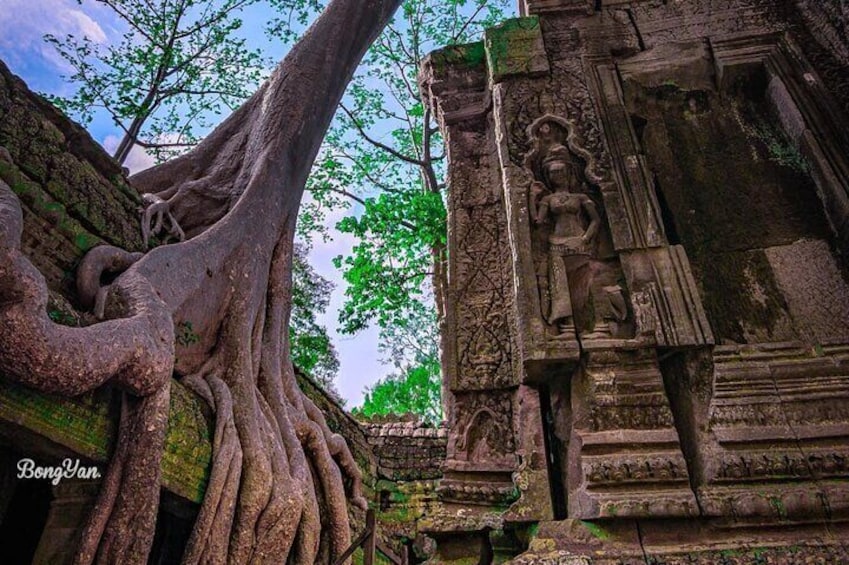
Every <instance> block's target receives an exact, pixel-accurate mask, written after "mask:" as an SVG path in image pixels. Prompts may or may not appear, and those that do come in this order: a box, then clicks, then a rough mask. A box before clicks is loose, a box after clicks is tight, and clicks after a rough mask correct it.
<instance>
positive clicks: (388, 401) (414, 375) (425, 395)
mask: <svg viewBox="0 0 849 565" xmlns="http://www.w3.org/2000/svg"><path fill="white" fill-rule="evenodd" d="M441 386H442V380H441V379H440V376H439V363H438V362H437V361H436V360H435V359H428V360H427V361H426V362H424V363H422V364H419V365H411V366H408V367H406V368H405V369H404V370H403V371H402V372H400V373H396V374H393V375H389V376H388V377H386V378H385V379H383V380H381V381H378V382H377V383H376V384H375V385H374V386H373V387H371V388H370V389H369V390H368V392H367V393H366V398H365V402H364V403H363V406H362V408H355V409H354V410H353V413H354V414H355V415H358V416H365V417H366V418H369V417H373V416H384V415H386V414H408V413H412V414H418V415H420V416H421V417H422V419H423V420H424V421H426V422H428V423H430V424H438V423H439V422H440V420H441V419H442V404H441V400H440V398H441V395H440V392H441V391H440V388H441Z"/></svg>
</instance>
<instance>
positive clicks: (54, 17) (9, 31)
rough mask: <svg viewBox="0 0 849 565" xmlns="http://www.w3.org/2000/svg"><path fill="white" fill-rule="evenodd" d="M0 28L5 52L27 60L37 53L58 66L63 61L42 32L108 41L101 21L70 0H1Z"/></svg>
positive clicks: (1, 47) (0, 43)
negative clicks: (46, 41) (47, 42)
mask: <svg viewBox="0 0 849 565" xmlns="http://www.w3.org/2000/svg"><path fill="white" fill-rule="evenodd" d="M0 29H2V30H3V33H2V34H0V51H2V53H3V54H4V56H7V57H10V58H15V59H21V60H26V59H28V58H30V57H32V56H33V55H34V54H37V55H38V56H41V57H43V58H44V59H47V60H49V61H50V62H51V63H52V64H53V65H54V66H56V67H60V68H63V67H64V63H63V61H62V60H61V58H59V57H58V55H57V54H56V52H55V50H54V49H53V48H52V47H51V46H49V45H47V44H46V43H45V42H44V35H45V34H53V35H55V36H57V37H64V36H65V35H67V34H72V35H75V36H77V37H83V36H86V37H88V38H89V39H91V40H92V41H95V42H97V43H105V42H106V41H107V36H106V32H104V31H103V28H102V27H101V25H100V24H99V23H98V22H97V21H95V19H94V18H92V17H91V15H90V14H89V13H86V8H85V7H81V6H79V5H78V4H77V3H76V2H74V1H73V0H3V8H2V9H0Z"/></svg>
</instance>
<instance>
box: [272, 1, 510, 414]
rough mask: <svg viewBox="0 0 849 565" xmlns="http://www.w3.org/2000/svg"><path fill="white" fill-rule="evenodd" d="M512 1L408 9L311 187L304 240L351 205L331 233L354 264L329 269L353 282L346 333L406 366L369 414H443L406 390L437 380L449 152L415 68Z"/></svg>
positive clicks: (375, 59) (372, 58) (355, 89)
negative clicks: (345, 237) (368, 338)
mask: <svg viewBox="0 0 849 565" xmlns="http://www.w3.org/2000/svg"><path fill="white" fill-rule="evenodd" d="M512 4H513V2H512V0H495V1H488V2H485V1H483V0H447V1H446V0H443V1H435V0H406V1H405V2H404V3H403V5H402V8H401V10H400V11H399V12H398V13H397V14H396V17H395V19H394V20H393V21H392V22H391V23H390V24H389V25H388V26H387V27H386V28H385V30H384V31H383V33H382V34H381V36H380V37H379V39H378V40H377V41H376V42H375V43H374V45H373V46H372V48H371V50H370V51H369V52H368V54H367V55H366V58H365V59H364V62H363V64H362V65H361V67H360V70H359V71H358V73H357V75H356V76H355V78H354V80H353V82H352V83H351V85H350V86H349V88H348V92H347V95H346V97H345V99H344V100H343V102H342V104H341V105H340V110H339V112H338V113H337V115H336V119H335V120H334V124H333V126H332V128H331V131H330V133H329V134H328V137H327V138H326V140H325V146H324V150H323V153H322V157H321V158H320V159H319V161H317V163H316V166H315V167H314V168H313V173H312V176H311V178H310V180H309V182H308V185H307V189H308V190H310V191H311V196H312V201H311V202H309V203H307V204H306V205H305V207H304V209H303V210H304V211H303V213H302V214H301V220H300V221H301V226H300V232H299V233H300V235H301V236H302V237H309V236H310V235H311V234H312V233H313V232H312V230H314V228H315V227H316V225H317V224H320V223H321V218H322V216H323V214H326V213H327V212H328V211H329V210H332V209H338V208H339V207H340V206H347V207H350V212H349V215H348V217H346V218H344V219H343V220H342V221H340V222H339V223H338V224H337V228H338V229H339V230H340V231H341V232H343V233H347V234H351V235H353V236H355V238H356V241H357V244H356V246H355V247H354V249H353V252H352V254H351V255H349V256H347V257H342V256H340V257H337V258H336V260H335V264H336V266H337V267H338V268H341V269H342V270H343V274H344V278H345V280H346V282H347V283H348V289H347V290H346V302H345V304H344V306H343V308H342V311H341V312H340V323H341V324H342V327H341V329H342V331H343V332H345V333H356V332H358V331H360V330H363V329H365V328H367V327H368V326H369V325H370V324H372V323H375V324H376V325H377V326H378V327H379V328H380V339H381V349H382V350H383V351H384V352H386V353H387V354H388V356H389V359H390V360H391V361H392V362H393V363H394V364H395V365H396V366H397V367H399V368H402V370H401V372H400V373H397V374H395V375H393V376H391V377H388V378H387V379H386V380H384V381H383V382H382V383H379V384H378V385H376V387H375V388H373V389H372V391H371V393H370V397H369V398H370V400H368V401H367V402H368V403H369V405H370V406H371V408H369V410H376V411H380V410H382V409H383V408H380V407H379V406H380V403H381V402H387V403H388V404H387V407H388V406H392V407H393V408H392V409H397V410H402V409H404V407H420V408H422V409H427V410H428V413H429V414H431V416H432V415H433V414H434V412H435V411H436V412H438V410H437V409H435V408H433V406H434V397H433V396H432V395H431V392H433V394H435V395H437V396H436V397H435V398H436V400H435V406H437V407H438V405H439V400H438V394H439V387H438V386H430V388H428V387H422V386H421V383H419V384H413V383H410V384H406V385H405V384H404V383H403V381H404V379H406V378H417V379H420V380H421V378H422V376H423V375H425V374H426V375H427V376H428V378H434V379H436V378H437V375H438V361H437V351H438V345H437V338H438V332H437V329H436V323H437V322H436V321H437V314H436V311H437V310H438V309H440V308H441V306H440V304H441V301H442V298H441V288H440V281H441V280H442V278H443V274H442V270H443V269H444V250H445V245H446V220H445V217H446V216H445V205H444V197H445V195H444V191H445V185H444V184H443V183H442V182H441V180H440V179H442V178H443V177H444V173H445V171H444V153H443V152H442V149H441V146H442V140H441V138H440V136H439V131H438V128H437V127H436V124H435V122H434V119H433V116H432V115H431V113H430V111H429V109H428V108H427V107H426V106H425V105H424V104H423V103H422V101H421V96H420V93H419V90H418V77H417V75H418V71H419V66H420V64H421V61H422V59H423V57H424V56H425V55H426V54H427V53H429V52H430V51H432V50H435V49H437V48H440V47H443V46H446V45H453V44H460V43H465V42H469V41H473V40H477V39H478V38H479V36H480V34H481V31H482V29H483V28H485V27H487V26H489V25H492V24H493V23H495V22H496V21H498V20H500V19H502V18H503V17H504V15H505V10H507V9H508V7H509V6H512ZM279 23H280V22H278V24H279ZM431 385H433V383H431ZM390 389H391V390H393V391H395V392H393V393H391V394H390V393H389V392H388V391H389V390H390ZM414 390H422V391H426V392H422V393H421V397H422V400H421V402H417V401H416V402H414V401H403V402H402V401H400V400H398V398H402V397H404V394H406V393H407V392H408V391H414ZM387 409H388V408H387Z"/></svg>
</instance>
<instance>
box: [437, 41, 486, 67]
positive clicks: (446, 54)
mask: <svg viewBox="0 0 849 565" xmlns="http://www.w3.org/2000/svg"><path fill="white" fill-rule="evenodd" d="M485 61H486V49H485V48H484V44H483V41H476V42H474V43H466V44H463V45H452V46H450V47H445V48H443V49H439V50H438V51H434V52H433V53H432V54H431V55H430V63H431V65H432V66H433V68H434V69H435V70H437V71H442V70H444V69H445V68H447V67H454V66H459V67H461V68H478V67H481V66H483V65H484V62H485Z"/></svg>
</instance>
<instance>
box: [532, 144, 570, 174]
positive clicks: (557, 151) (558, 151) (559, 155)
mask: <svg viewBox="0 0 849 565" xmlns="http://www.w3.org/2000/svg"><path fill="white" fill-rule="evenodd" d="M552 163H568V164H570V165H571V164H579V162H578V160H577V159H575V157H574V155H572V152H571V151H569V149H568V148H567V147H566V146H565V145H561V144H559V143H558V144H557V145H554V146H552V147H551V148H550V149H549V150H548V152H546V154H545V156H544V157H543V159H542V163H541V166H542V170H543V171H545V170H546V168H547V167H548V166H549V165H551V164H552Z"/></svg>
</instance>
